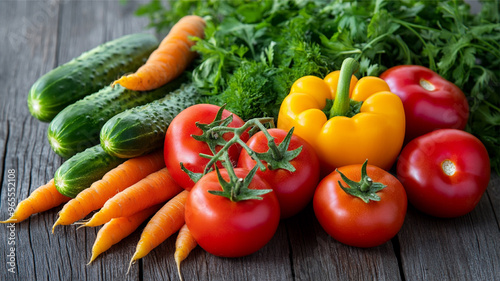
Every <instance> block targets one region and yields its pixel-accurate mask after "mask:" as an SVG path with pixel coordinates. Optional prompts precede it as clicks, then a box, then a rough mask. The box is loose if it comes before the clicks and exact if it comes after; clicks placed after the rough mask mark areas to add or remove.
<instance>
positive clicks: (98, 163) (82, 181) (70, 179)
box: [54, 145, 126, 198]
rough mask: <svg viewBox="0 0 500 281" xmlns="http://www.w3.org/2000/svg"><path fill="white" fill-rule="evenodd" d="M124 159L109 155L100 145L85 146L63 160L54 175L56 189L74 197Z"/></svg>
mask: <svg viewBox="0 0 500 281" xmlns="http://www.w3.org/2000/svg"><path fill="white" fill-rule="evenodd" d="M125 160H126V159H122V158H118V157H114V156H111V155H109V154H107V153H106V152H104V150H103V149H102V147H101V146H100V145H95V146H93V147H90V148H87V149H86V150H84V151H82V152H80V153H77V154H75V156H73V157H71V158H70V159H68V160H67V161H66V162H64V163H63V164H62V165H61V166H60V167H59V169H57V171H56V174H55V175H54V182H55V185H56V189H57V191H59V193H61V194H62V195H65V196H68V197H72V198H75V197H76V195H78V193H80V192H81V191H82V190H84V189H86V188H88V187H90V186H91V185H92V183H94V182H95V181H98V180H100V179H101V178H102V177H103V176H104V175H105V174H106V173H107V172H109V171H110V170H111V169H113V168H115V167H116V166H118V165H120V164H121V163H123V162H124V161H125Z"/></svg>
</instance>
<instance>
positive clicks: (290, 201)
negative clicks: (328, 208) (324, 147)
mask: <svg viewBox="0 0 500 281" xmlns="http://www.w3.org/2000/svg"><path fill="white" fill-rule="evenodd" d="M268 132H269V134H270V135H271V136H272V137H274V139H275V142H276V144H277V145H279V144H280V143H281V142H282V141H283V139H284V138H285V137H286V135H287V132H286V131H285V130H281V129H269V130H268ZM247 145H248V146H249V147H250V148H251V149H252V150H253V151H255V152H257V153H262V152H266V151H268V150H269V146H268V141H267V138H266V136H265V134H264V133H263V132H258V133H256V134H255V135H253V136H252V137H251V138H250V139H249V140H248V142H247ZM301 146H302V151H301V152H300V154H299V155H298V156H297V157H295V158H294V159H293V160H292V161H290V164H292V165H293V166H294V167H295V169H296V170H295V172H290V171H288V170H285V169H274V170H271V169H270V168H269V165H268V164H267V163H264V164H265V165H266V170H265V171H261V170H260V169H259V170H257V174H258V175H259V176H261V177H262V178H263V179H264V180H265V181H267V182H268V183H269V184H270V185H271V187H272V188H273V190H274V192H275V193H276V196H277V197H278V201H279V202H280V208H281V218H288V217H291V216H293V215H295V214H297V213H298V212H300V211H301V210H302V209H304V207H305V206H306V205H307V204H308V203H309V202H310V201H311V199H312V197H313V195H314V191H315V190H316V186H317V185H318V181H319V172H320V169H319V160H318V156H317V155H316V152H315V151H314V148H313V147H312V146H311V145H310V144H309V143H307V142H306V141H305V140H304V139H302V138H301V137H299V136H296V135H292V138H291V140H290V145H289V146H288V151H291V150H294V149H297V148H299V147H301ZM255 163H256V162H255V161H254V160H253V159H252V157H251V156H250V155H249V154H248V152H247V151H246V150H244V149H243V150H242V151H241V154H240V158H239V160H238V167H241V168H245V169H248V170H251V169H252V168H253V167H254V166H255Z"/></svg>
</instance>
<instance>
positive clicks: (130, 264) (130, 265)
mask: <svg viewBox="0 0 500 281" xmlns="http://www.w3.org/2000/svg"><path fill="white" fill-rule="evenodd" d="M134 257H135V255H134ZM134 257H132V260H130V263H129V264H128V269H127V273H126V275H128V273H129V271H130V268H131V267H132V264H134V263H135V261H136V259H134Z"/></svg>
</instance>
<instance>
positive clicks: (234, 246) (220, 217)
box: [185, 168, 280, 257]
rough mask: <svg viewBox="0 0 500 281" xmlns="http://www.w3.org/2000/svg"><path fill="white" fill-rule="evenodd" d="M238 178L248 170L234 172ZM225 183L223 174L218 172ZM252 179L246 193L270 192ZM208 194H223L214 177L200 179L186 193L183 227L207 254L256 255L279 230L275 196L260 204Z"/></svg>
mask: <svg viewBox="0 0 500 281" xmlns="http://www.w3.org/2000/svg"><path fill="white" fill-rule="evenodd" d="M234 170H235V173H236V175H237V176H238V177H239V178H244V177H245V176H246V175H247V174H248V170H246V169H241V168H236V169H234ZM221 175H222V177H223V178H224V179H225V180H226V181H227V180H228V178H229V177H228V175H227V171H226V170H221ZM270 188H271V187H270V186H269V184H268V183H266V182H265V181H264V180H262V179H261V178H260V177H259V176H258V175H255V176H254V177H253V179H252V181H251V183H250V186H249V189H270ZM208 190H222V188H221V186H220V183H219V181H218V177H217V173H216V172H210V173H208V174H206V175H205V176H203V177H202V178H201V179H200V180H199V181H198V182H197V183H196V185H195V186H194V187H193V189H192V190H191V191H190V192H189V196H188V199H187V201H186V207H185V217H186V225H187V227H188V228H189V230H190V231H191V233H192V234H193V237H194V238H195V240H196V242H197V243H198V244H199V245H200V246H201V247H202V248H203V249H204V250H206V251H207V252H209V253H211V254H213V255H216V256H221V257H241V256H246V255H249V254H251V253H254V252H256V251H257V250H259V249H260V248H262V247H263V246H264V245H266V244H267V242H269V240H271V238H272V237H273V236H274V233H275V232H276V229H277V228H278V224H279V220H280V210H279V203H278V199H277V198H276V195H275V194H274V192H269V193H266V194H264V195H262V200H256V199H250V200H244V201H238V202H233V201H231V200H229V199H228V198H226V197H223V196H219V195H213V194H211V193H209V192H208Z"/></svg>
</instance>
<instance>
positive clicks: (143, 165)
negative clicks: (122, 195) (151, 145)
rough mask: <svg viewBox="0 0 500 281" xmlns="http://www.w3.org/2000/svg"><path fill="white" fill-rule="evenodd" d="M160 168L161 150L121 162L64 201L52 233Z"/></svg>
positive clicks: (161, 160) (161, 161)
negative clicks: (99, 178) (56, 228)
mask: <svg viewBox="0 0 500 281" xmlns="http://www.w3.org/2000/svg"><path fill="white" fill-rule="evenodd" d="M163 167H165V161H164V159H163V150H159V151H156V152H153V153H150V154H148V155H144V156H140V157H136V158H132V159H129V160H127V161H125V162H123V163H122V164H120V165H119V166H118V167H116V168H114V169H113V170H111V171H109V172H108V173H106V174H105V175H104V177H103V178H102V179H101V180H99V181H96V182H94V183H93V184H92V185H91V186H90V187H89V188H87V189H85V190H83V191H82V192H80V193H79V194H78V195H77V196H76V197H75V198H74V199H72V200H71V201H69V202H68V203H66V204H65V205H64V207H63V208H62V210H61V211H60V212H59V217H58V218H57V221H56V222H55V223H54V226H52V233H53V232H54V228H55V227H56V226H57V225H68V224H72V223H74V222H76V221H78V220H81V219H83V218H84V217H85V216H86V215H88V214H89V213H90V212H92V211H94V210H97V209H99V208H101V207H102V206H103V205H104V204H105V203H106V201H107V200H108V199H110V198H111V197H113V196H114V195H116V194H117V193H118V192H120V191H122V190H124V189H125V188H127V187H129V186H131V185H133V184H135V183H137V182H138V181H140V180H142V179H143V178H145V177H146V176H148V175H149V174H151V173H153V172H156V171H158V170H160V169H161V168H163Z"/></svg>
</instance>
